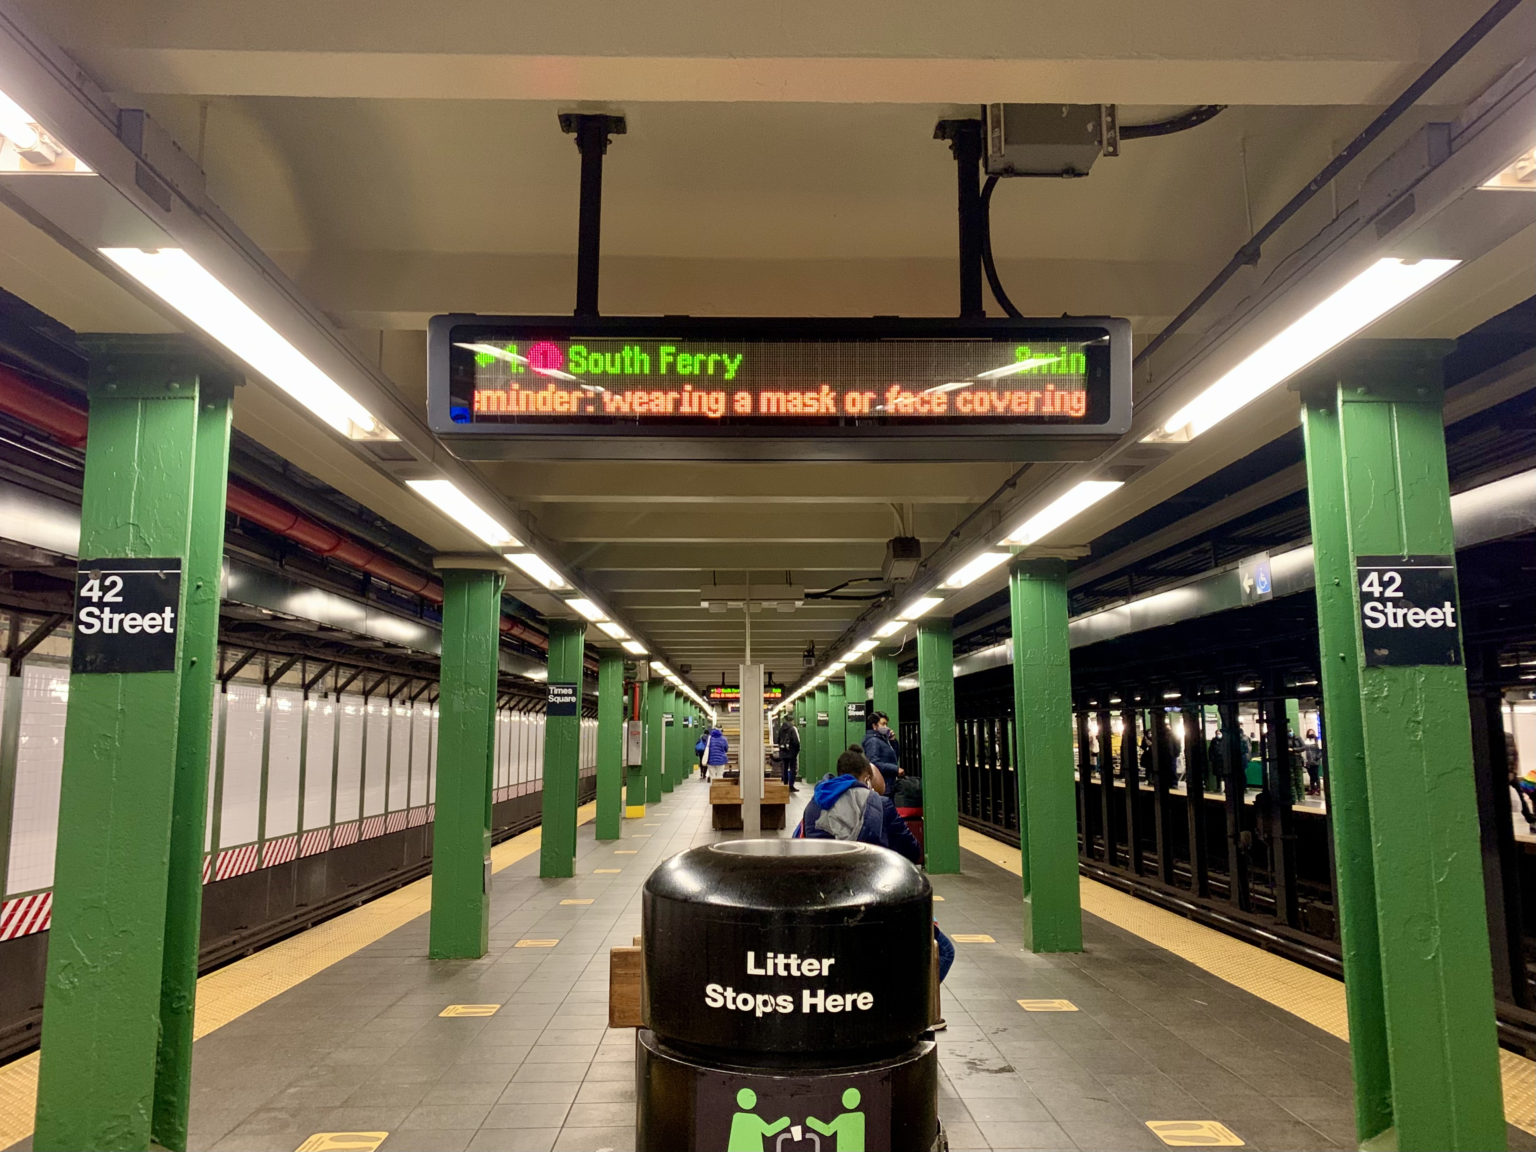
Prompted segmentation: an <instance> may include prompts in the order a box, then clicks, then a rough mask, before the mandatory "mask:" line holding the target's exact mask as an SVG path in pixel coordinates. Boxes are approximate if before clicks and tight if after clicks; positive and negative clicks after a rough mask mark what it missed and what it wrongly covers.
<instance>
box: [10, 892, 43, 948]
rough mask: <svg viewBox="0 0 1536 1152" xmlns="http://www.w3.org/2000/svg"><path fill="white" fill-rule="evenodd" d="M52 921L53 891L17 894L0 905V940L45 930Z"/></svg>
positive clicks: (12, 938)
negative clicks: (27, 894) (25, 894)
mask: <svg viewBox="0 0 1536 1152" xmlns="http://www.w3.org/2000/svg"><path fill="white" fill-rule="evenodd" d="M52 922H53V893H52V892H34V893H32V895H30V896H17V897H14V898H13V899H10V900H7V901H6V902H5V904H4V905H3V906H0V940H14V939H16V938H17V937H18V936H30V935H32V933H34V932H45V931H47V930H48V925H49V924H51V923H52Z"/></svg>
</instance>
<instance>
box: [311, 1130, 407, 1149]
mask: <svg viewBox="0 0 1536 1152" xmlns="http://www.w3.org/2000/svg"><path fill="white" fill-rule="evenodd" d="M388 1138H389V1133H388V1132H316V1133H315V1134H314V1135H313V1136H311V1137H310V1138H309V1139H308V1140H306V1141H304V1143H302V1144H300V1145H299V1147H298V1152H376V1150H377V1149H378V1147H379V1145H380V1144H382V1143H384V1141H385V1140H387V1139H388Z"/></svg>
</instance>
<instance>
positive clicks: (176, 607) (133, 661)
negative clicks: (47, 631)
mask: <svg viewBox="0 0 1536 1152" xmlns="http://www.w3.org/2000/svg"><path fill="white" fill-rule="evenodd" d="M180 632H181V558H180V557H166V558H155V559H146V558H142V557H141V558H132V559H130V558H126V557H104V558H99V559H85V560H81V561H80V563H79V565H78V567H77V569H76V573H75V618H74V633H75V635H74V644H73V646H72V649H71V652H70V662H69V668H70V671H71V672H78V673H87V674H91V673H102V672H174V671H175V670H176V639H177V636H178V635H179V634H180Z"/></svg>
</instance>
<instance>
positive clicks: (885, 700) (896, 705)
mask: <svg viewBox="0 0 1536 1152" xmlns="http://www.w3.org/2000/svg"><path fill="white" fill-rule="evenodd" d="M870 672H871V680H872V681H873V686H874V699H873V700H871V701H870V703H871V704H872V705H874V710H875V711H876V712H884V713H885V714H886V715H887V716H889V717H890V718H891V731H892V732H895V733H898V734H899V733H900V732H901V703H900V699H901V688H900V687H899V686H898V685H897V680H898V679H899V677H898V675H897V671H896V657H895V656H879V655H877V656H876V657H875V658H874V660H873V661H872V663H871V668H870Z"/></svg>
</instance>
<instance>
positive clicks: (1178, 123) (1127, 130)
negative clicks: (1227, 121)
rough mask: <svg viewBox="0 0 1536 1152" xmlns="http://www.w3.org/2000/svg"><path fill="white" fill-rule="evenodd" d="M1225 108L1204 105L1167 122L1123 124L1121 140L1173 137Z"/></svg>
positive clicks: (1197, 125) (1223, 105) (1214, 115)
mask: <svg viewBox="0 0 1536 1152" xmlns="http://www.w3.org/2000/svg"><path fill="white" fill-rule="evenodd" d="M1225 107H1226V105H1225V104H1202V105H1200V107H1198V108H1191V109H1190V110H1189V111H1188V112H1182V113H1180V114H1179V115H1177V116H1171V117H1169V118H1168V119H1167V120H1155V121H1153V122H1152V123H1151V124H1122V125H1120V139H1122V140H1144V139H1146V138H1147V137H1148V136H1172V135H1173V134H1174V133H1175V132H1188V131H1189V130H1190V129H1191V128H1198V127H1200V125H1202V124H1204V123H1205V122H1206V121H1207V120H1211V119H1214V118H1215V117H1216V115H1217V114H1218V113H1220V112H1221V110H1222V109H1223V108H1225Z"/></svg>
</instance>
